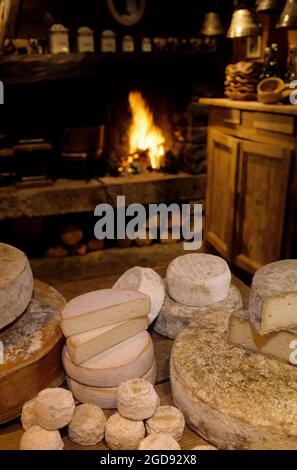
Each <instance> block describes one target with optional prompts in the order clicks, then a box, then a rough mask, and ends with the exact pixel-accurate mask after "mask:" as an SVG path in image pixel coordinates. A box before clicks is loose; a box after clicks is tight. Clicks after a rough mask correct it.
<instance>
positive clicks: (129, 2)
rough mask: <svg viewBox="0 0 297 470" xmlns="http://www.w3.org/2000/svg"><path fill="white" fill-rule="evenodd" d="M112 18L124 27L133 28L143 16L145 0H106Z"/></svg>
mask: <svg viewBox="0 0 297 470" xmlns="http://www.w3.org/2000/svg"><path fill="white" fill-rule="evenodd" d="M107 6H108V9H109V11H110V13H111V15H112V17H113V18H114V19H115V20H116V21H117V22H118V23H120V24H122V25H124V26H133V25H135V24H136V23H138V22H139V21H140V20H141V19H142V18H143V15H144V12H145V7H146V0H107Z"/></svg>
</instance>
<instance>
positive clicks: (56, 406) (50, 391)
mask: <svg viewBox="0 0 297 470" xmlns="http://www.w3.org/2000/svg"><path fill="white" fill-rule="evenodd" d="M74 409H75V403H74V399H73V395H72V393H71V392H69V390H65V389H64V388H47V389H45V390H42V391H41V392H39V394H38V395H37V397H36V399H35V415H36V419H37V422H38V424H39V426H41V427H43V428H44V429H48V430H55V429H60V428H63V427H64V426H67V424H69V423H70V421H71V420H72V417H73V413H74Z"/></svg>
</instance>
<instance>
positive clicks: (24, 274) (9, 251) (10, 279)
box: [0, 243, 33, 329]
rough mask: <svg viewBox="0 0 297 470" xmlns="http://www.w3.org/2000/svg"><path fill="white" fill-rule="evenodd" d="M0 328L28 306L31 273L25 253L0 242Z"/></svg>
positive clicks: (31, 287) (31, 285) (31, 280)
mask: <svg viewBox="0 0 297 470" xmlns="http://www.w3.org/2000/svg"><path fill="white" fill-rule="evenodd" d="M0 273H1V274H0V329H1V328H3V327H4V326H6V325H8V324H9V323H12V322H13V321H14V320H15V319H16V318H17V317H19V316H20V315H21V314H22V313H23V312H24V311H25V310H26V308H27V307H28V305H29V302H30V300H31V297H32V293H33V275H32V271H31V267H30V264H29V261H28V258H27V257H26V255H25V254H24V253H23V252H22V251H20V250H18V249H17V248H14V247H13V246H10V245H6V244H5V243H0Z"/></svg>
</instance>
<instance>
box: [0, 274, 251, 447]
mask: <svg viewBox="0 0 297 470" xmlns="http://www.w3.org/2000/svg"><path fill="white" fill-rule="evenodd" d="M156 270H157V271H158V272H159V274H160V275H162V276H163V277H164V275H165V271H166V269H165V268H158V269H156ZM115 280H116V278H115V277H114V276H111V277H101V278H98V279H92V280H89V281H80V282H72V283H68V284H62V285H60V286H58V290H59V291H60V292H61V293H62V294H63V295H64V297H65V298H66V300H70V299H72V298H73V297H75V296H77V295H80V294H84V293H86V292H89V291H92V290H96V289H105V288H109V287H111V286H112V285H113V284H114V282H115ZM233 283H234V284H235V285H236V286H237V287H238V288H239V289H240V291H241V293H242V296H243V302H244V303H246V302H247V299H248V295H249V288H248V287H247V286H246V285H245V284H243V283H242V282H241V281H240V280H239V279H237V278H235V277H233ZM152 337H153V341H154V345H155V356H156V361H157V369H158V375H157V385H156V390H157V393H158V395H159V397H160V400H161V405H170V404H172V397H171V393H170V382H169V361H170V353H171V348H172V344H173V341H172V340H170V339H168V338H164V337H162V336H160V335H157V334H156V333H154V332H152ZM113 413H114V411H106V412H105V414H106V416H110V415H111V414H113ZM22 433H23V430H22V428H21V426H20V421H19V420H16V421H14V422H12V423H9V424H6V425H3V426H0V450H17V449H18V448H19V442H20V438H21V436H22ZM63 440H64V443H65V449H66V450H88V449H89V450H108V447H107V446H106V444H105V443H104V442H103V443H100V444H98V445H97V446H94V447H80V446H77V445H74V444H73V443H72V442H71V441H70V440H69V439H68V437H67V435H66V434H65V435H63ZM180 444H181V448H182V449H183V450H190V449H192V448H193V447H195V446H197V445H199V444H205V441H204V440H203V439H202V438H200V437H199V436H197V434H195V433H194V432H192V431H191V430H190V429H189V428H188V427H187V428H186V429H185V433H184V436H183V439H182V441H181V442H180Z"/></svg>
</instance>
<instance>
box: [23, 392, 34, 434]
mask: <svg viewBox="0 0 297 470" xmlns="http://www.w3.org/2000/svg"><path fill="white" fill-rule="evenodd" d="M21 423H22V427H23V429H24V430H25V431H27V429H29V428H31V427H32V426H36V425H37V419H36V415H35V399H34V398H33V399H32V400H29V401H26V403H24V405H23V408H22V416H21Z"/></svg>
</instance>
